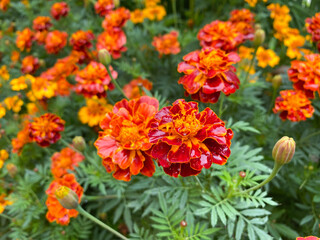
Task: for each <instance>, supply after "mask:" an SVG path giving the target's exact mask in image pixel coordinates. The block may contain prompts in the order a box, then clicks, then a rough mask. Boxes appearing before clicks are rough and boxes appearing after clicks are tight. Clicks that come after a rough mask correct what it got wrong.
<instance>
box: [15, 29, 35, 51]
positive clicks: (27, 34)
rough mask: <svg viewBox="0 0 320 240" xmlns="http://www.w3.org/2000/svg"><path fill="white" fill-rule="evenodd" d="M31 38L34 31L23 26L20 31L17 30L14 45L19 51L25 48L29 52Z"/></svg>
mask: <svg viewBox="0 0 320 240" xmlns="http://www.w3.org/2000/svg"><path fill="white" fill-rule="evenodd" d="M33 39H34V32H32V31H31V29H30V28H25V29H23V30H22V31H21V32H20V31H17V39H16V45H17V47H18V48H19V49H20V51H23V50H26V51H27V52H29V51H30V49H31V45H32V41H33Z"/></svg>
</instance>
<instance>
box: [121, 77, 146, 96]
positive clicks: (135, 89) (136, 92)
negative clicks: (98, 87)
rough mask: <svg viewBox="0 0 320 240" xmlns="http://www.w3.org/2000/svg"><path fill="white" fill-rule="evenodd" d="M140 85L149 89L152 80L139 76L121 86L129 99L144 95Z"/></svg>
mask: <svg viewBox="0 0 320 240" xmlns="http://www.w3.org/2000/svg"><path fill="white" fill-rule="evenodd" d="M141 86H143V87H145V88H146V89H147V90H151V89H152V82H150V81H149V80H147V79H143V78H141V77H138V78H135V79H133V80H131V82H130V83H128V84H126V85H125V86H124V87H123V92H124V94H125V95H126V96H127V98H129V99H133V98H138V97H141V96H143V95H146V93H145V92H144V91H143V89H141Z"/></svg>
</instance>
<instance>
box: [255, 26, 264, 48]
mask: <svg viewBox="0 0 320 240" xmlns="http://www.w3.org/2000/svg"><path fill="white" fill-rule="evenodd" d="M265 38H266V33H265V31H264V30H263V29H257V30H256V31H255V33H254V39H253V45H254V46H256V47H257V46H260V45H261V44H262V43H263V42H264V39H265Z"/></svg>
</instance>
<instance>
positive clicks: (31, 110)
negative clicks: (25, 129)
mask: <svg viewBox="0 0 320 240" xmlns="http://www.w3.org/2000/svg"><path fill="white" fill-rule="evenodd" d="M27 110H28V114H29V115H34V114H35V113H37V112H39V109H38V107H37V104H35V103H27Z"/></svg>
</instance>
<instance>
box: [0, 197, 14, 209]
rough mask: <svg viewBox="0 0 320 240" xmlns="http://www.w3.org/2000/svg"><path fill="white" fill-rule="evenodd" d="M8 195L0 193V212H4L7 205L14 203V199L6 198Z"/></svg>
mask: <svg viewBox="0 0 320 240" xmlns="http://www.w3.org/2000/svg"><path fill="white" fill-rule="evenodd" d="M6 197H7V195H6V194H5V193H2V194H1V195H0V214H1V213H3V211H4V209H5V208H6V206H8V205H11V204H12V203H13V202H12V201H9V200H6V199H5V198H6Z"/></svg>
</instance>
